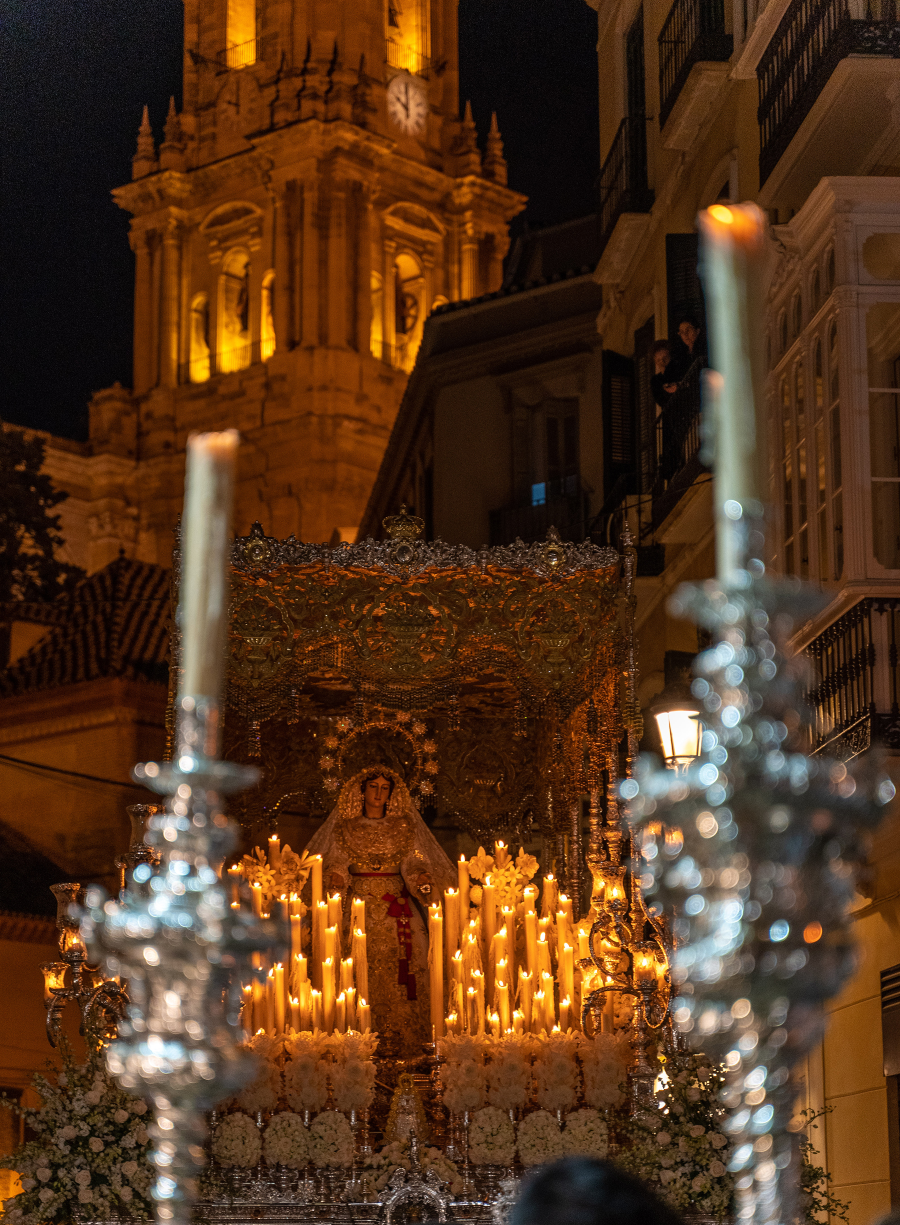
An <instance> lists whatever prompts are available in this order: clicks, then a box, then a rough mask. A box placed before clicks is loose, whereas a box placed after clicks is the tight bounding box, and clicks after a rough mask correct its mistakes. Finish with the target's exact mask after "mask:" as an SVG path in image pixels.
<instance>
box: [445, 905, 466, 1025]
mask: <svg viewBox="0 0 900 1225" xmlns="http://www.w3.org/2000/svg"><path fill="white" fill-rule="evenodd" d="M444 933H445V935H446V927H445V929H444ZM463 979H464V975H463V963H462V953H460V952H459V951H457V952H455V953H454V954H453V960H452V961H451V963H450V983H451V986H450V1003H451V1005H452V1006H453V1008H454V1009H455V1011H456V1015H457V1016H458V1017H459V1018H460V1021H462V1020H463V1019H464V1018H465V1015H466V1009H465V995H464V993H463Z"/></svg>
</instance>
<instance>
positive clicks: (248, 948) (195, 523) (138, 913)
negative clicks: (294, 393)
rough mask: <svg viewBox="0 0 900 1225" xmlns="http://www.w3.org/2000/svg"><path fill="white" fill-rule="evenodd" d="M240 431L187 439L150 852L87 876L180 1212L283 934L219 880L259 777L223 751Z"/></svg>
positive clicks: (91, 922)
mask: <svg viewBox="0 0 900 1225" xmlns="http://www.w3.org/2000/svg"><path fill="white" fill-rule="evenodd" d="M236 445H237V435H236V434H235V433H234V432H233V431H229V432H226V433H225V434H211V435H200V436H194V437H192V438H191V439H190V440H189V445H188V475H187V489H186V497H185V518H184V522H185V550H184V564H183V572H182V582H181V592H180V597H181V598H180V603H179V620H180V623H181V628H182V634H183V641H184V657H183V660H182V669H181V676H180V685H179V692H178V699H177V703H176V743H175V753H174V758H173V760H172V761H170V762H164V763H155V762H148V763H146V764H144V765H139V766H137V767H136V768H135V771H134V776H135V778H136V779H137V780H138V781H140V782H143V783H145V784H146V785H147V786H148V787H150V788H151V789H152V790H154V791H156V792H158V793H159V794H161V795H164V796H166V802H165V807H164V808H163V809H162V810H157V811H155V812H154V813H153V814H152V815H151V816H150V819H149V822H148V829H147V835H146V839H147V847H148V849H149V851H150V852H151V853H150V854H149V855H147V856H145V861H144V862H141V863H138V864H137V866H136V867H135V868H134V869H133V871H131V873H130V880H129V881H128V882H127V885H126V888H125V890H124V892H123V895H122V898H121V901H119V902H115V901H111V900H106V898H105V896H104V895H103V893H102V891H101V890H100V889H96V888H92V889H89V890H88V891H87V897H86V903H87V908H88V909H87V914H86V916H85V918H84V919H83V921H82V932H83V934H84V937H85V939H86V940H87V942H88V945H89V946H93V947H94V948H95V949H97V950H98V951H99V952H100V953H101V954H102V956H103V958H104V961H105V966H106V970H107V972H108V973H110V974H121V975H123V976H124V977H127V979H128V983H129V995H130V1004H129V1008H128V1012H127V1016H126V1017H125V1019H124V1020H123V1021H122V1023H121V1025H120V1030H119V1037H118V1040H116V1041H115V1042H113V1043H112V1044H111V1045H110V1047H109V1050H108V1054H107V1059H108V1064H109V1068H110V1070H111V1071H112V1073H113V1074H114V1075H115V1076H116V1078H117V1079H118V1081H119V1083H120V1084H121V1085H122V1086H123V1088H126V1089H128V1090H129V1091H131V1092H133V1093H138V1094H142V1095H144V1096H146V1097H148V1098H150V1100H151V1101H152V1103H153V1107H154V1113H155V1120H154V1123H153V1125H152V1128H151V1134H152V1135H153V1138H154V1141H155V1148H154V1153H153V1160H154V1161H155V1163H156V1166H157V1178H156V1182H155V1185H154V1188H153V1196H154V1198H155V1200H156V1202H157V1214H158V1217H159V1219H160V1220H161V1221H165V1222H167V1223H168V1222H179V1223H182V1222H183V1223H184V1225H187V1222H188V1220H189V1214H190V1203H191V1199H192V1198H193V1196H194V1194H195V1185H194V1179H195V1177H196V1174H197V1172H198V1170H199V1168H200V1167H201V1166H202V1165H203V1163H204V1160H205V1157H204V1152H203V1140H204V1138H205V1135H206V1122H205V1118H204V1113H205V1111H207V1110H209V1109H210V1108H211V1107H213V1106H214V1105H215V1104H216V1103H217V1102H219V1101H220V1100H222V1099H223V1098H226V1097H230V1096H232V1095H233V1094H234V1092H235V1091H236V1090H237V1089H239V1088H240V1086H241V1085H242V1084H244V1083H245V1082H246V1081H247V1080H248V1079H249V1078H251V1077H252V1075H253V1072H254V1065H253V1061H252V1060H251V1059H250V1058H248V1057H247V1056H246V1055H244V1054H243V1053H242V1052H241V1051H240V1050H239V1049H238V1043H239V1041H240V1039H241V1036H242V1035H241V1031H240V1025H239V1014H240V1005H241V996H240V974H241V971H242V970H244V971H245V972H248V971H249V967H250V963H251V960H252V958H253V955H254V954H259V953H261V952H262V951H265V950H268V949H269V948H270V947H272V946H273V945H274V944H277V943H278V942H279V941H282V942H283V940H284V932H283V930H282V926H283V925H281V924H278V923H276V922H274V921H271V920H263V919H261V918H260V917H259V916H257V915H255V914H254V913H253V912H252V910H250V909H249V908H246V907H239V908H237V909H233V908H232V907H231V905H230V899H229V896H228V894H227V892H226V889H225V888H223V886H222V884H221V883H220V881H219V869H220V867H221V863H222V860H223V859H224V857H225V855H226V854H227V853H228V852H229V851H230V850H231V849H232V848H233V846H234V844H235V841H236V839H235V827H234V826H233V824H232V823H230V822H229V821H228V820H227V818H226V817H225V815H224V814H223V812H222V810H221V805H220V796H222V795H223V794H228V793H229V792H232V791H236V790H238V789H240V788H242V787H245V786H247V785H249V784H250V783H251V782H252V781H254V779H255V778H256V771H255V770H253V769H248V768H247V767H241V766H236V765H232V764H231V763H229V762H222V761H219V760H218V753H219V742H220V728H221V713H220V708H219V702H220V693H221V686H222V679H223V670H224V658H225V632H226V619H227V605H228V601H227V591H228V572H227V564H228V558H227V549H228V535H229V520H230V509H231V488H232V471H233V464H234V452H235V448H236ZM154 855H158V863H157V864H156V865H154V863H153V862H152V860H153V856H154Z"/></svg>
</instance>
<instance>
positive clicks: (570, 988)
mask: <svg viewBox="0 0 900 1225" xmlns="http://www.w3.org/2000/svg"><path fill="white" fill-rule="evenodd" d="M559 997H560V999H562V998H563V997H565V998H566V999H567V1000H568V1001H569V1003H570V1005H571V1002H572V1000H574V998H575V950H574V949H573V948H572V946H571V944H564V945H563V950H562V959H561V961H560V963H559ZM559 1025H560V1028H561V1029H563V1030H565V1028H566V1026H565V1025H563V1023H562V1013H560V1020H559Z"/></svg>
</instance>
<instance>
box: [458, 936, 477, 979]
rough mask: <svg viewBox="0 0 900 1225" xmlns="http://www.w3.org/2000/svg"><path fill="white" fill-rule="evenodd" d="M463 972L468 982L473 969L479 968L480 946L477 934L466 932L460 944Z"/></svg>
mask: <svg viewBox="0 0 900 1225" xmlns="http://www.w3.org/2000/svg"><path fill="white" fill-rule="evenodd" d="M462 960H463V973H464V975H465V978H466V981H467V982H468V979H469V976H470V975H471V973H472V971H473V970H480V969H481V948H480V945H479V942H478V938H477V936H474V935H473V934H472V932H467V933H466V936H465V938H464V940H463V946H462Z"/></svg>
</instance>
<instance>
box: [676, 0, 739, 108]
mask: <svg viewBox="0 0 900 1225" xmlns="http://www.w3.org/2000/svg"><path fill="white" fill-rule="evenodd" d="M733 44H734V40H733V39H732V36H731V35H730V34H726V33H725V2H724V0H675V3H674V4H673V5H672V9H671V11H670V13H669V15H668V17H667V18H666V21H665V24H664V25H663V28H662V31H661V32H660V35H659V123H660V127H662V125H663V124H664V123H665V122H666V120H667V119H668V118H669V115H670V114H671V113H672V107H673V106H674V105H675V102H676V101H677V99H678V95H679V94H680V93H681V91H682V89H683V88H684V83H685V81H687V79H688V77H689V76H690V72H691V69H692V68H693V67H694V65H695V64H699V63H700V62H701V60H728V59H730V58H731V52H732V49H733Z"/></svg>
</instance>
